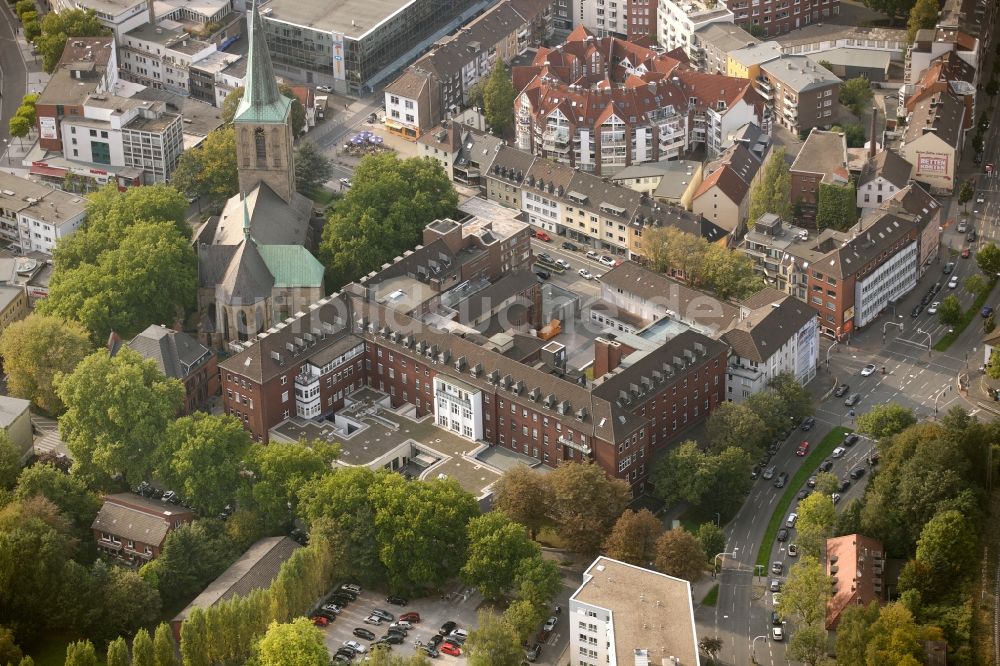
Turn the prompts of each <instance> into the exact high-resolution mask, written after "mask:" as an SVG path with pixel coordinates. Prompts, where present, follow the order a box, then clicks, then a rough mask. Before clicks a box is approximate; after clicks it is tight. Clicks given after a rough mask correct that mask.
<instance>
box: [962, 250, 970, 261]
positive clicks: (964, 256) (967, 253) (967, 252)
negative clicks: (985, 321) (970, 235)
mask: <svg viewBox="0 0 1000 666" xmlns="http://www.w3.org/2000/svg"><path fill="white" fill-rule="evenodd" d="M970 254H972V251H971V250H970V249H969V248H965V249H963V250H962V259H968V258H969V255H970Z"/></svg>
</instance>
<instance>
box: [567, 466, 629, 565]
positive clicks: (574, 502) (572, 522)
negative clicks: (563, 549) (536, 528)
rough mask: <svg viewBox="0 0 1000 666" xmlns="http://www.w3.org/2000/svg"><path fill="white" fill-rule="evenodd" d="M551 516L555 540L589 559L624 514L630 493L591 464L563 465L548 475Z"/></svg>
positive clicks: (624, 484)
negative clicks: (555, 533) (564, 543)
mask: <svg viewBox="0 0 1000 666" xmlns="http://www.w3.org/2000/svg"><path fill="white" fill-rule="evenodd" d="M549 479H550V482H551V484H552V508H551V516H552V519H553V521H554V522H555V524H556V529H557V530H558V532H559V536H560V537H562V539H563V540H564V541H565V542H566V544H567V545H568V546H569V547H570V548H571V549H573V550H575V551H577V552H579V553H584V554H590V555H593V554H595V553H597V552H598V551H599V550H600V548H601V544H602V543H603V542H604V538H605V537H606V536H607V534H608V533H609V532H610V531H611V528H612V526H613V525H614V524H615V521H616V520H618V516H620V515H621V514H622V511H624V510H625V505H626V504H627V503H628V500H629V497H630V496H631V492H630V489H629V486H628V484H627V483H626V482H625V481H623V480H621V479H612V478H609V477H608V476H607V475H606V474H605V473H604V470H603V469H601V468H600V467H598V466H597V465H594V464H592V463H563V464H561V465H559V466H558V467H557V468H556V469H555V471H553V472H552V473H551V474H549Z"/></svg>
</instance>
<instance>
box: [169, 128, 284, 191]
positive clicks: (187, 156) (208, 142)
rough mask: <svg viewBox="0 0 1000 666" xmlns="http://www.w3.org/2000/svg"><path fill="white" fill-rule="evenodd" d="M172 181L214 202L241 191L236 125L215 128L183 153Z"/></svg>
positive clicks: (175, 184) (178, 187)
mask: <svg viewBox="0 0 1000 666" xmlns="http://www.w3.org/2000/svg"><path fill="white" fill-rule="evenodd" d="M297 170H298V165H296V171H297ZM170 182H172V183H173V184H174V186H175V187H177V189H179V190H181V191H182V192H184V193H185V194H188V195H191V196H200V197H205V198H207V199H209V200H210V201H214V202H221V201H223V200H225V199H228V198H229V197H231V196H233V195H234V194H236V193H237V192H239V189H240V179H239V171H238V169H237V168H236V131H235V130H234V129H233V127H232V125H225V126H223V127H219V128H218V129H215V130H212V131H211V132H209V133H208V136H207V137H205V140H204V141H202V143H201V145H200V146H197V147H196V148H192V149H190V150H185V151H184V152H183V153H181V158H180V160H178V162H177V168H175V169H174V172H173V174H172V175H171V177H170Z"/></svg>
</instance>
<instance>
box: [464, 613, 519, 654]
mask: <svg viewBox="0 0 1000 666" xmlns="http://www.w3.org/2000/svg"><path fill="white" fill-rule="evenodd" d="M465 654H466V657H467V658H468V661H469V665H470V666H518V664H520V663H521V661H522V660H523V659H524V652H523V651H522V650H521V643H520V641H519V640H518V635H517V632H516V631H515V629H514V628H513V627H511V626H510V625H509V624H508V623H507V622H505V621H504V619H503V617H502V616H500V615H497V614H496V613H491V612H489V611H480V613H479V624H478V626H477V627H476V628H475V629H473V630H471V631H470V632H469V640H468V641H466V643H465Z"/></svg>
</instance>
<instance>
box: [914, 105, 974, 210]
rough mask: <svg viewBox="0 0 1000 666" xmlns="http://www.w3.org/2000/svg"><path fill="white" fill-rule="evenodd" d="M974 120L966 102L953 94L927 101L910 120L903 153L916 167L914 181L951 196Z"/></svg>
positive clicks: (916, 110)
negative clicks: (967, 134)
mask: <svg viewBox="0 0 1000 666" xmlns="http://www.w3.org/2000/svg"><path fill="white" fill-rule="evenodd" d="M972 122H973V121H972V119H971V118H970V117H969V116H968V109H967V106H966V104H965V101H964V99H963V98H960V97H958V96H957V95H954V94H952V93H951V92H950V91H945V92H939V93H935V94H933V95H931V96H930V97H925V98H924V99H922V100H921V101H919V102H917V103H916V104H915V105H914V106H913V111H912V112H911V113H910V114H909V115H907V117H906V127H905V128H904V129H903V136H902V140H901V143H900V148H899V153H900V155H902V157H903V158H905V159H906V161H907V162H909V163H910V164H912V165H913V167H914V169H913V180H915V181H917V182H918V183H922V184H924V185H926V186H927V188H928V189H929V190H930V191H931V192H932V193H934V194H951V193H952V192H954V191H955V189H956V187H957V185H958V183H957V181H956V178H957V173H956V172H957V169H958V161H959V160H960V159H961V151H962V146H963V145H964V143H965V135H966V133H967V132H968V131H969V130H970V129H971V128H972Z"/></svg>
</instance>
